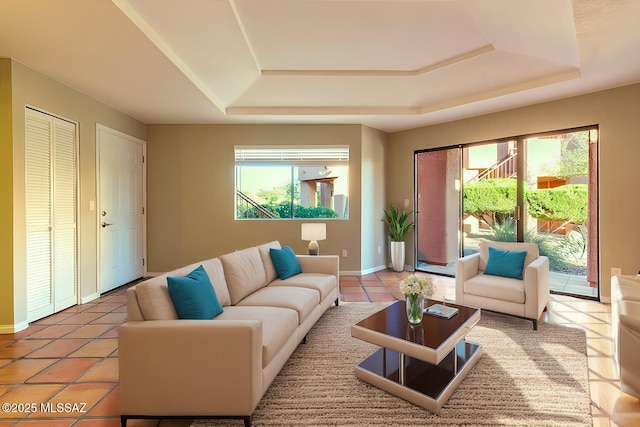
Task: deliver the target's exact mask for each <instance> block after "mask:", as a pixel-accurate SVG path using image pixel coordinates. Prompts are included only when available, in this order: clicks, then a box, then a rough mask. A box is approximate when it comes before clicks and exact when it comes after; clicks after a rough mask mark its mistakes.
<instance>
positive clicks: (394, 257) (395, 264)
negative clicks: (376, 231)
mask: <svg viewBox="0 0 640 427" xmlns="http://www.w3.org/2000/svg"><path fill="white" fill-rule="evenodd" d="M391 267H392V268H393V270H394V271H402V270H404V242H391Z"/></svg>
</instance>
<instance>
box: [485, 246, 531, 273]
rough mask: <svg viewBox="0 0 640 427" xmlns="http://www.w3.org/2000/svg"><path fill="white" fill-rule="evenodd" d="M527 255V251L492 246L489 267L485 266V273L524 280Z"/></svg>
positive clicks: (488, 261)
mask: <svg viewBox="0 0 640 427" xmlns="http://www.w3.org/2000/svg"><path fill="white" fill-rule="evenodd" d="M526 256H527V251H501V250H500V249H496V248H491V247H490V248H489V259H488V260H487V268H485V270H484V274H491V275H492V276H502V277H511V278H513V279H519V280H522V270H523V268H524V258H525V257H526Z"/></svg>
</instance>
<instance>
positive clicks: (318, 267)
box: [296, 255, 340, 278]
mask: <svg viewBox="0 0 640 427" xmlns="http://www.w3.org/2000/svg"><path fill="white" fill-rule="evenodd" d="M296 257H297V258H298V262H300V267H301V268H302V272H303V273H324V274H332V275H334V276H336V278H339V276H340V259H339V258H338V255H296Z"/></svg>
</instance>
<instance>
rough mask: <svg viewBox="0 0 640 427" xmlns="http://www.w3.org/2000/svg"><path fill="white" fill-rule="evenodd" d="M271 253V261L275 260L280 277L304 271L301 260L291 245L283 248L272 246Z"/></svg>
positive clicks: (274, 263) (283, 277) (284, 277)
mask: <svg viewBox="0 0 640 427" xmlns="http://www.w3.org/2000/svg"><path fill="white" fill-rule="evenodd" d="M269 254H270V255H271V261H273V265H274V267H275V268H276V272H277V273H278V277H280V278H281V279H282V280H284V279H286V278H288V277H291V276H295V275H296V274H299V273H302V268H301V267H300V262H299V261H298V258H297V257H296V254H295V253H294V252H293V249H291V246H285V247H284V248H282V249H276V248H270V249H269Z"/></svg>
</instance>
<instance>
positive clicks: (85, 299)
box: [80, 292, 100, 304]
mask: <svg viewBox="0 0 640 427" xmlns="http://www.w3.org/2000/svg"><path fill="white" fill-rule="evenodd" d="M98 298H100V294H98V293H97V292H95V293H93V294H91V295H87V296H86V297H82V298H80V304H86V303H88V302H91V301H93V300H94V299H98Z"/></svg>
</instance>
